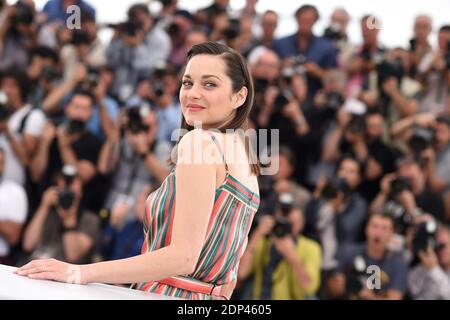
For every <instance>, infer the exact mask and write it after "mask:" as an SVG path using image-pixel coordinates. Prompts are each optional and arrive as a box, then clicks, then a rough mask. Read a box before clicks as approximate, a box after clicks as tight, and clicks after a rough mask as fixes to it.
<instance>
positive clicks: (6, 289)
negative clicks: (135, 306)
mask: <svg viewBox="0 0 450 320" xmlns="http://www.w3.org/2000/svg"><path fill="white" fill-rule="evenodd" d="M15 269H17V268H14V267H10V266H5V265H1V264H0V300H179V299H175V298H171V297H168V296H164V295H159V294H155V293H148V292H143V291H139V290H131V289H127V288H121V287H117V286H111V285H106V284H97V283H92V284H88V285H76V284H67V283H60V282H55V281H48V280H35V279H29V278H27V277H22V276H19V275H17V274H14V273H13V271H14V270H15Z"/></svg>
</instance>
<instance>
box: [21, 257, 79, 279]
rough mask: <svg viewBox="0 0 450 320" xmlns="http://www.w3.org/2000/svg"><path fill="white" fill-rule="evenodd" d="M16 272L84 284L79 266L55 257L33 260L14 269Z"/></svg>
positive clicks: (35, 277) (37, 277)
mask: <svg viewBox="0 0 450 320" xmlns="http://www.w3.org/2000/svg"><path fill="white" fill-rule="evenodd" d="M15 273H16V274H18V275H20V276H24V277H28V278H31V279H40V280H53V281H58V282H65V283H72V284H86V283H87V282H86V281H85V279H83V277H82V274H81V266H78V265H73V264H69V263H65V262H62V261H58V260H56V259H40V260H33V261H31V262H29V263H27V264H26V265H24V266H22V267H20V268H19V269H17V270H16V271H15Z"/></svg>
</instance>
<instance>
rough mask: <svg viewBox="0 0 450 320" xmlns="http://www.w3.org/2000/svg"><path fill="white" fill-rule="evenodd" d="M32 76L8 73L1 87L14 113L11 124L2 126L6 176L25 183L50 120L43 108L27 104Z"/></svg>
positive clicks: (8, 121) (0, 132) (10, 118)
mask: <svg viewBox="0 0 450 320" xmlns="http://www.w3.org/2000/svg"><path fill="white" fill-rule="evenodd" d="M27 83H28V79H27V77H26V76H25V74H23V73H22V72H19V71H10V72H7V73H5V75H4V76H3V78H2V81H1V90H2V91H3V93H4V95H5V96H6V102H5V103H6V107H7V108H8V109H9V110H11V112H12V114H11V116H10V117H9V119H8V120H7V125H6V126H5V125H2V126H1V129H0V147H2V148H3V149H4V150H5V157H6V159H5V161H6V164H5V166H6V169H5V178H7V179H10V180H13V181H15V182H17V183H18V184H20V185H22V186H24V185H25V168H26V167H27V166H28V165H29V161H30V159H32V157H33V155H34V153H35V151H36V150H37V147H38V145H39V140H40V137H41V134H42V131H43V128H44V125H45V123H46V120H45V115H44V113H43V112H42V110H40V109H33V107H32V106H31V105H29V104H27V103H26V101H27V95H28V93H29V87H28V84H27Z"/></svg>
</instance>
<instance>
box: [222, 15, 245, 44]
mask: <svg viewBox="0 0 450 320" xmlns="http://www.w3.org/2000/svg"><path fill="white" fill-rule="evenodd" d="M240 32H241V26H240V25H239V20H238V19H229V20H228V27H227V28H226V29H225V30H224V31H223V36H224V37H225V39H226V40H233V39H236V38H237V37H238V36H239V33H240Z"/></svg>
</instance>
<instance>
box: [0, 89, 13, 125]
mask: <svg viewBox="0 0 450 320" xmlns="http://www.w3.org/2000/svg"><path fill="white" fill-rule="evenodd" d="M7 104H8V97H7V96H6V94H5V93H4V92H3V91H0V122H1V121H6V120H8V118H9V117H10V116H11V114H12V110H11V109H10V108H9V107H8V106H7Z"/></svg>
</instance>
